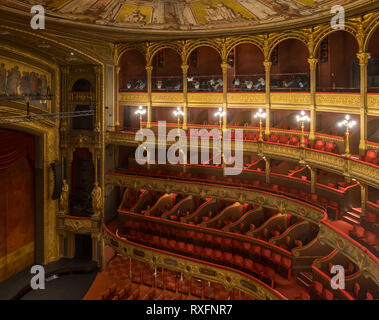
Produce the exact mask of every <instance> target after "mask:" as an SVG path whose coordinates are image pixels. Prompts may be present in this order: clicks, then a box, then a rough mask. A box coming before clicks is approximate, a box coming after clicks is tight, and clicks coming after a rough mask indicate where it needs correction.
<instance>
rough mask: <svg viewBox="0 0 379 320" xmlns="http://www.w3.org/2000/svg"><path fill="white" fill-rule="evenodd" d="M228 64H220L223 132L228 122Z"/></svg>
mask: <svg viewBox="0 0 379 320" xmlns="http://www.w3.org/2000/svg"><path fill="white" fill-rule="evenodd" d="M228 67H229V65H228V63H227V62H226V61H224V62H223V63H222V64H221V69H222V92H223V98H222V109H223V111H224V112H225V114H224V125H223V130H226V128H227V121H228V115H227V109H228Z"/></svg>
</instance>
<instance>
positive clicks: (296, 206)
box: [106, 174, 379, 284]
mask: <svg viewBox="0 0 379 320" xmlns="http://www.w3.org/2000/svg"><path fill="white" fill-rule="evenodd" d="M106 184H107V185H118V186H122V187H127V188H134V189H146V190H155V191H162V192H167V193H180V194H186V195H194V196H201V197H202V198H215V199H224V200H229V201H239V202H241V203H251V204H254V205H258V206H264V207H267V208H271V209H275V210H278V212H281V213H287V214H292V215H295V216H298V217H300V218H302V219H304V220H308V221H310V222H312V223H316V224H318V225H319V227H320V232H319V239H320V241H321V242H322V243H327V244H328V245H330V246H331V247H333V248H337V249H338V250H340V251H341V252H342V253H343V254H345V255H346V256H347V257H348V258H349V259H351V260H352V261H353V262H354V263H355V264H356V265H357V266H359V268H360V270H361V271H362V272H363V273H364V274H366V275H367V276H369V277H371V278H372V279H373V280H374V281H375V282H376V283H377V284H379V260H378V259H377V258H376V257H375V256H374V255H373V254H372V253H370V252H369V251H368V250H367V249H366V248H365V247H363V246H361V245H360V244H359V243H357V242H356V241H354V240H352V239H350V238H349V237H347V236H346V235H345V234H343V233H342V232H341V231H339V230H338V229H336V228H335V227H334V226H332V225H331V224H330V223H329V222H328V221H327V216H326V214H325V212H324V211H323V210H322V209H320V208H317V207H314V206H312V205H309V204H307V203H304V202H302V201H299V200H295V199H290V198H288V197H285V196H282V195H277V194H271V193H268V192H263V191H259V190H255V189H247V188H243V187H228V188H227V189H226V188H225V187H223V186H221V185H214V184H210V183H200V182H197V183H196V182H193V181H186V182H185V183H183V182H182V181H177V180H174V179H159V178H151V177H145V176H137V175H123V174H107V175H106Z"/></svg>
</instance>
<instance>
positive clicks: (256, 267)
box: [254, 262, 264, 276]
mask: <svg viewBox="0 0 379 320" xmlns="http://www.w3.org/2000/svg"><path fill="white" fill-rule="evenodd" d="M263 271H264V267H263V265H262V264H260V263H259V262H254V272H255V273H256V274H258V275H260V276H261V275H263Z"/></svg>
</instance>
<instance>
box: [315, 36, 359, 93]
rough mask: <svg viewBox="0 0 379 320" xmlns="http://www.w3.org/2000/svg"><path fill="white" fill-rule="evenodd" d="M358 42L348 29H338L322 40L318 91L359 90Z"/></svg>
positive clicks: (318, 54)
mask: <svg viewBox="0 0 379 320" xmlns="http://www.w3.org/2000/svg"><path fill="white" fill-rule="evenodd" d="M357 53H358V43H357V41H356V40H355V39H354V37H353V36H352V35H351V34H350V33H348V32H346V31H336V32H333V33H331V34H330V35H329V36H327V37H326V38H325V39H323V40H322V42H321V43H320V46H319V48H318V52H317V57H318V58H319V60H320V61H319V63H318V66H317V71H318V76H317V91H319V92H358V91H359V86H360V67H359V62H358V59H357V56H356V54H357Z"/></svg>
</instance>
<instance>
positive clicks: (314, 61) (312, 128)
mask: <svg viewBox="0 0 379 320" xmlns="http://www.w3.org/2000/svg"><path fill="white" fill-rule="evenodd" d="M318 61H319V60H318V59H316V58H309V59H308V63H309V68H310V82H311V85H310V89H311V92H310V93H311V101H310V111H311V123H310V131H309V141H310V142H313V141H314V140H315V139H316V135H315V132H316V85H317V77H316V68H317V63H318Z"/></svg>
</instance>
